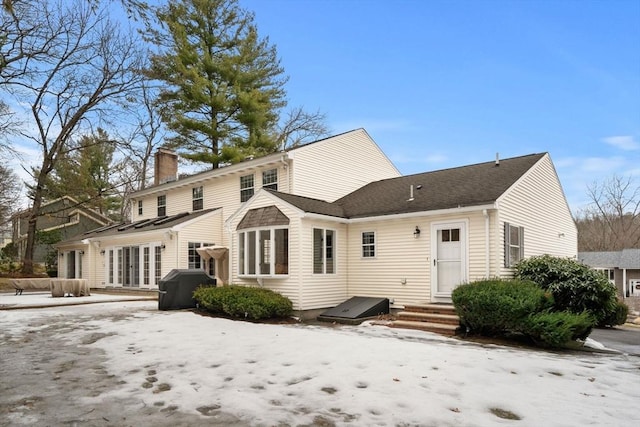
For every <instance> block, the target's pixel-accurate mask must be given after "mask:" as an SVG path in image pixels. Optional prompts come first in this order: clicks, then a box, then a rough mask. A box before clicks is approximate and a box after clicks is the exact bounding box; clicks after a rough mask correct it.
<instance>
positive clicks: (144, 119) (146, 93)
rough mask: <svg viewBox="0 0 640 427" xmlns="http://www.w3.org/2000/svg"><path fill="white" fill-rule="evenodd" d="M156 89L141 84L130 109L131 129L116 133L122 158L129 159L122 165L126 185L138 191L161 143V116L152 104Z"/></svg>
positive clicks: (149, 85) (163, 129) (142, 186)
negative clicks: (128, 179)
mask: <svg viewBox="0 0 640 427" xmlns="http://www.w3.org/2000/svg"><path fill="white" fill-rule="evenodd" d="M157 92H158V87H155V86H153V85H152V84H151V82H149V81H147V82H144V83H143V84H142V86H141V87H140V90H139V91H138V93H137V95H136V96H137V104H138V105H139V108H138V109H136V110H135V111H132V115H131V117H133V118H134V120H135V123H134V125H133V130H132V131H131V132H130V133H129V135H124V136H120V139H121V141H122V142H121V143H120V146H121V148H122V150H123V154H124V158H125V159H129V160H128V162H125V163H126V165H124V166H123V167H124V168H125V169H126V170H127V172H126V176H128V177H129V178H130V181H132V182H131V185H130V186H129V188H130V189H131V191H137V190H142V189H143V188H145V187H146V186H147V184H148V180H149V178H148V174H149V170H150V166H151V160H152V157H153V153H154V152H155V150H156V149H157V148H158V147H159V146H160V145H162V143H163V142H164V138H165V135H166V131H165V128H164V126H163V123H162V118H161V117H160V113H159V111H158V109H157V107H156V105H155V103H154V100H155V99H156V97H157ZM124 188H127V186H124ZM126 195H128V194H126ZM123 196H124V195H123Z"/></svg>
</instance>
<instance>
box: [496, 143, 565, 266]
mask: <svg viewBox="0 0 640 427" xmlns="http://www.w3.org/2000/svg"><path fill="white" fill-rule="evenodd" d="M498 204H499V225H498V226H497V227H496V232H497V235H498V236H499V237H498V239H497V240H498V247H500V248H501V251H500V256H499V257H498V259H497V261H498V263H499V266H500V270H501V272H502V274H505V275H509V274H510V273H511V269H507V268H505V267H504V243H503V242H504V223H505V222H508V223H510V224H512V225H515V226H519V227H524V256H525V258H528V257H531V256H535V255H543V254H549V255H553V256H560V257H576V256H577V253H578V247H577V229H576V225H575V222H574V221H573V217H572V215H571V211H570V210H569V206H568V204H567V201H566V198H565V195H564V192H563V190H562V187H561V185H560V181H559V180H558V176H557V174H556V171H555V168H554V167H553V163H552V162H551V158H550V157H549V155H548V154H547V155H545V156H544V157H543V158H542V159H540V161H538V163H536V164H535V165H534V166H533V167H532V168H531V169H530V170H529V171H527V173H526V174H525V175H523V177H522V178H521V179H520V180H519V181H518V182H516V183H515V184H514V185H513V186H512V188H510V189H509V190H508V191H507V192H506V193H505V194H504V195H503V196H502V197H501V198H500V199H499V201H498Z"/></svg>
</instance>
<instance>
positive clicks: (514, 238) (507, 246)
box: [504, 222, 524, 267]
mask: <svg viewBox="0 0 640 427" xmlns="http://www.w3.org/2000/svg"><path fill="white" fill-rule="evenodd" d="M523 258H524V227H517V226H515V225H512V224H509V223H508V222H505V223H504V266H505V267H514V266H515V265H516V264H517V263H518V261H520V260H521V259H523Z"/></svg>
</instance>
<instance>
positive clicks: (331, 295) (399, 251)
mask: <svg viewBox="0 0 640 427" xmlns="http://www.w3.org/2000/svg"><path fill="white" fill-rule="evenodd" d="M162 156H168V158H169V160H170V162H169V163H170V164H172V163H171V162H172V160H171V154H169V153H160V158H158V159H157V167H156V180H158V185H154V186H153V187H150V188H147V189H145V190H142V191H139V192H137V193H135V194H133V196H132V199H133V203H134V208H135V209H134V210H135V212H134V214H133V218H132V221H131V223H128V224H119V225H115V226H110V227H103V228H100V229H96V230H92V231H91V232H88V233H86V234H85V235H83V236H79V237H78V238H76V239H72V240H69V241H66V242H63V243H62V244H60V245H59V250H60V251H62V252H65V251H84V256H83V263H84V268H83V270H82V271H83V272H84V275H85V276H84V278H86V279H87V280H89V282H90V285H91V286H92V287H107V286H114V287H119V286H122V287H129V286H130V287H140V288H149V289H156V288H157V284H158V281H159V280H160V279H161V278H162V277H163V276H164V275H165V274H167V273H168V272H169V271H170V270H171V269H174V268H205V269H208V270H209V272H210V274H213V275H215V276H216V277H217V278H218V281H219V283H225V284H227V283H233V284H243V285H248V286H264V287H268V288H270V289H273V290H276V291H278V292H280V293H282V294H283V295H285V296H287V297H289V298H290V299H291V300H292V301H293V303H294V308H295V309H296V310H301V311H306V310H315V309H322V308H327V307H333V306H335V305H337V304H339V303H341V302H343V301H344V300H346V299H347V298H349V297H351V296H372V297H386V298H389V299H390V300H391V302H392V304H393V305H392V307H396V308H399V307H402V306H403V305H405V304H410V303H417V302H430V301H431V302H441V301H442V302H445V301H449V300H450V295H451V291H452V289H453V288H454V287H455V286H457V285H458V284H460V283H464V282H467V281H471V280H475V279H480V278H484V277H496V276H508V275H510V274H511V272H512V269H511V266H512V265H513V264H514V263H515V262H517V261H518V260H519V259H521V258H523V257H528V256H532V255H540V254H545V253H546V254H551V255H556V256H568V257H575V256H576V254H577V231H576V227H575V224H574V222H573V218H572V216H571V213H570V211H569V208H568V205H567V202H566V199H565V197H564V194H563V191H562V188H561V185H560V183H559V180H558V177H557V175H556V172H555V169H554V167H553V164H552V162H551V159H550V157H549V155H548V154H531V155H527V156H522V157H516V158H511V159H503V160H500V161H497V160H496V161H490V162H486V163H480V164H476V165H470V166H462V167H458V168H452V169H446V170H440V171H435V172H427V173H423V174H416V175H410V176H400V174H399V173H398V171H397V169H396V168H395V167H394V166H393V164H392V163H391V162H390V161H389V159H388V158H387V157H386V156H385V155H384V154H383V153H382V152H381V151H380V149H379V147H378V146H377V145H376V144H375V142H374V141H373V140H372V139H371V138H370V137H369V136H368V135H367V133H366V132H365V131H364V130H362V129H359V130H355V131H351V132H347V133H344V134H340V135H337V136H333V137H330V138H326V139H323V140H320V141H317V142H315V143H312V144H308V145H305V146H303V147H299V148H296V149H293V150H290V151H287V152H282V153H276V154H272V155H269V156H266V157H262V158H259V159H255V160H250V161H246V162H243V163H239V164H235V165H232V166H228V167H224V168H221V169H217V170H212V171H208V172H204V173H201V174H197V175H193V176H189V177H186V178H183V179H179V180H176V179H175V176H176V173H175V171H174V168H173V167H169V170H170V172H171V173H169V174H168V176H169V179H166V178H163V176H165V175H163V173H162V170H163V167H162V165H163V160H162ZM158 165H159V166H158ZM162 181H166V182H163V183H161V182H162ZM213 261H215V262H213ZM62 271H64V269H62Z"/></svg>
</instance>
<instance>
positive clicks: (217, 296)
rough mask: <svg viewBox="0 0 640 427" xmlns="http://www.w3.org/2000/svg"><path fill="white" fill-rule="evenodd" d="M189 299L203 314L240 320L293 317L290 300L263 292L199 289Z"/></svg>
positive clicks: (274, 293)
mask: <svg viewBox="0 0 640 427" xmlns="http://www.w3.org/2000/svg"><path fill="white" fill-rule="evenodd" d="M193 298H194V299H195V300H196V302H197V303H198V307H200V308H201V309H203V310H205V311H208V312H210V313H214V314H224V315H227V316H231V317H235V318H240V319H253V320H260V319H270V318H276V317H288V316H290V315H291V314H292V313H293V304H292V303H291V300H289V299H288V298H286V297H284V296H282V295H280V294H279V293H277V292H274V291H272V290H269V289H264V288H254V287H248V286H234V285H231V286H221V287H200V288H198V289H196V290H195V292H194V293H193Z"/></svg>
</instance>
